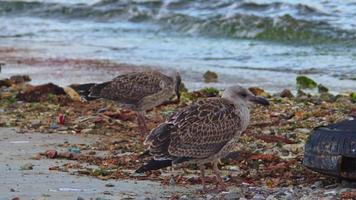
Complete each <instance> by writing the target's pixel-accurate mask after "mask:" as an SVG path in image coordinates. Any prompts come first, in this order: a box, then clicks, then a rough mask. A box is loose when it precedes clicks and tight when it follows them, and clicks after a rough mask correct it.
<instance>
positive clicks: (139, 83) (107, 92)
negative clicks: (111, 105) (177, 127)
mask: <svg viewBox="0 0 356 200" xmlns="http://www.w3.org/2000/svg"><path fill="white" fill-rule="evenodd" d="M180 83H181V77H180V75H179V73H178V72H175V74H174V76H173V77H170V76H166V75H164V74H162V73H160V72H158V71H143V72H132V73H128V74H124V75H120V76H118V77H116V78H114V79H113V80H111V81H108V82H105V83H101V84H96V85H94V86H92V87H91V88H90V94H89V95H88V96H89V98H104V99H110V100H113V101H116V102H118V103H119V104H121V105H123V106H124V107H128V108H130V109H132V110H134V111H136V112H137V114H138V115H137V121H138V126H139V127H140V130H141V131H142V132H146V131H147V127H146V123H145V112H146V111H147V110H149V109H151V108H153V107H155V106H158V105H160V104H162V103H164V102H165V101H167V100H168V99H169V98H171V97H172V96H174V95H177V100H178V101H179V99H180V94H179V86H180Z"/></svg>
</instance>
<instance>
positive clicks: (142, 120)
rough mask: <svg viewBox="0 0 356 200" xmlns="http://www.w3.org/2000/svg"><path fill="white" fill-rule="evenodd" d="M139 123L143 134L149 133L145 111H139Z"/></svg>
mask: <svg viewBox="0 0 356 200" xmlns="http://www.w3.org/2000/svg"><path fill="white" fill-rule="evenodd" d="M137 123H138V127H139V129H140V131H141V133H142V134H145V133H147V130H148V129H147V126H146V121H145V112H142V111H138V112H137Z"/></svg>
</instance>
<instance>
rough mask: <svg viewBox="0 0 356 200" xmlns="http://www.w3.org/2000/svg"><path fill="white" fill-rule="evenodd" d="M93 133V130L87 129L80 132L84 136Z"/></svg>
mask: <svg viewBox="0 0 356 200" xmlns="http://www.w3.org/2000/svg"><path fill="white" fill-rule="evenodd" d="M92 131H93V129H91V128H86V129H83V130H81V131H80V132H81V133H83V134H90V133H91V132H92Z"/></svg>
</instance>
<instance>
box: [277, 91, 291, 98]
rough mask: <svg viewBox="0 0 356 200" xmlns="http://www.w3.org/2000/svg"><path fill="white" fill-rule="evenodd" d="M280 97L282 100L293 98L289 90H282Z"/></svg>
mask: <svg viewBox="0 0 356 200" xmlns="http://www.w3.org/2000/svg"><path fill="white" fill-rule="evenodd" d="M280 97H282V98H293V97H294V95H293V93H292V92H291V91H290V90H288V89H284V90H283V91H282V92H281V94H280Z"/></svg>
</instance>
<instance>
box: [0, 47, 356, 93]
mask: <svg viewBox="0 0 356 200" xmlns="http://www.w3.org/2000/svg"><path fill="white" fill-rule="evenodd" d="M0 62H2V63H5V65H4V66H3V67H2V72H1V73H0V79H2V78H7V77H10V76H12V75H19V74H21V75H30V76H31V77H32V79H33V81H32V83H33V84H35V85H38V84H44V83H48V82H53V83H55V84H58V85H60V86H67V85H70V84H73V83H76V84H81V83H91V82H104V81H108V80H111V79H112V78H114V77H116V76H117V75H119V74H123V73H128V72H130V71H137V70H147V69H158V70H161V71H163V72H164V71H167V70H172V69H173V70H177V69H179V71H180V73H181V75H182V77H183V81H184V82H185V83H186V87H187V88H188V89H189V90H190V91H193V90H198V89H202V88H205V87H215V88H218V89H223V88H226V87H227V86H229V85H232V84H235V83H239V84H240V85H242V86H245V87H262V88H264V89H266V90H267V91H268V92H273V93H278V92H281V91H282V90H284V89H289V90H291V91H293V92H296V86H295V79H296V77H297V76H298V75H300V74H298V73H294V72H286V71H280V70H277V71H276V70H274V69H271V70H260V69H258V68H257V69H253V68H243V67H242V68H235V69H227V68H221V69H219V70H216V69H215V70H216V71H214V69H210V68H206V69H200V68H197V69H195V68H194V67H191V68H179V67H178V66H176V67H174V66H169V67H163V66H159V65H156V66H154V65H153V66H150V65H140V64H125V63H124V62H122V63H121V62H116V61H114V60H108V59H96V58H91V59H88V58H66V57H51V56H45V54H43V53H41V51H38V50H35V49H25V48H16V47H4V46H3V47H0ZM208 70H212V71H214V72H216V73H217V74H218V76H219V78H218V82H216V83H205V82H204V79H203V74H204V73H205V72H206V71H208ZM230 70H234V73H231V72H230ZM304 74H306V75H307V76H310V77H311V78H313V79H315V80H316V81H317V82H319V83H321V84H323V85H325V86H326V87H328V88H329V89H330V90H331V92H332V93H333V94H336V93H340V92H341V93H343V92H352V91H356V81H355V80H340V79H339V78H336V77H332V76H329V75H323V74H315V73H309V72H308V71H306V73H304ZM269 77H270V78H269ZM330 83H332V84H330Z"/></svg>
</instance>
